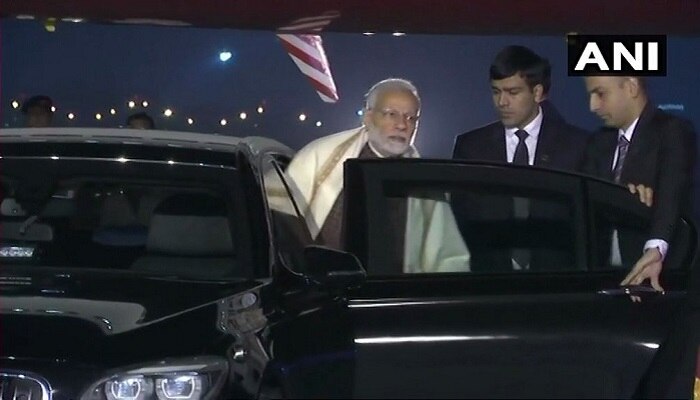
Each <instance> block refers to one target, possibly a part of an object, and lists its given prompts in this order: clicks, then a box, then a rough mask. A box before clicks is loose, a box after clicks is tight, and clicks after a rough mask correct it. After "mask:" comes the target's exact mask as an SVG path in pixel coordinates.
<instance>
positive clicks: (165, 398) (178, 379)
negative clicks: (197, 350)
mask: <svg viewBox="0 0 700 400" xmlns="http://www.w3.org/2000/svg"><path fill="white" fill-rule="evenodd" d="M227 370H228V364H227V363H226V360H224V359H223V358H220V357H195V358H190V359H186V360H165V361H161V362H159V363H155V364H148V365H140V366H134V367H129V368H124V369H122V370H118V371H114V372H112V373H110V374H108V375H107V376H105V377H103V378H101V379H100V380H98V381H97V382H95V383H94V384H93V385H91V386H90V388H89V389H88V390H87V391H85V393H84V394H83V395H82V396H81V400H201V399H208V398H212V397H214V396H215V395H216V394H217V393H218V392H219V390H220V389H221V386H222V385H223V383H224V380H225V377H226V371H227Z"/></svg>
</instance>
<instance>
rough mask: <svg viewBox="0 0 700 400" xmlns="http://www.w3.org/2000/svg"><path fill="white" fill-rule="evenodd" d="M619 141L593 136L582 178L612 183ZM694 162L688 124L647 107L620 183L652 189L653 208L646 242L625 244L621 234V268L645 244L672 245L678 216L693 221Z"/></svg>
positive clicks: (605, 132) (609, 131)
mask: <svg viewBox="0 0 700 400" xmlns="http://www.w3.org/2000/svg"><path fill="white" fill-rule="evenodd" d="M617 138H618V129H613V128H604V129H601V130H600V131H599V132H597V133H596V134H595V135H594V136H593V138H592V140H591V141H590V143H589V146H588V149H587V154H586V160H585V163H584V164H585V165H584V172H586V173H589V174H591V175H595V176H598V177H601V178H604V179H608V180H614V177H613V172H612V163H613V158H614V155H615V150H616V148H617ZM695 158H696V139H695V132H694V129H693V126H692V124H691V123H690V122H688V121H685V120H683V119H681V118H678V117H676V116H673V115H671V114H668V113H666V112H664V111H662V110H660V109H658V108H656V106H654V105H652V104H651V103H648V104H647V105H646V107H645V108H644V110H643V111H642V114H641V115H640V117H639V121H638V122H637V126H636V127H635V129H634V134H633V135H632V141H631V142H630V147H629V149H628V151H627V157H626V158H625V162H624V164H623V166H622V175H621V182H620V183H621V184H627V183H633V184H642V185H645V186H649V187H652V188H653V189H654V205H653V209H652V218H651V226H650V229H649V232H648V235H647V237H646V238H641V239H639V238H638V239H636V240H623V237H622V233H621V234H620V251H621V252H622V256H623V262H625V264H628V263H629V261H634V260H636V259H637V258H639V256H640V254H641V251H642V247H643V241H644V240H646V239H663V240H665V241H667V242H670V241H671V238H672V236H673V233H674V231H675V226H676V222H677V221H678V218H679V216H680V215H681V214H686V215H691V213H692V195H691V193H692V185H693V169H694V164H695ZM640 240H641V242H640Z"/></svg>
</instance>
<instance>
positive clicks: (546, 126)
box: [535, 114, 558, 167]
mask: <svg viewBox="0 0 700 400" xmlns="http://www.w3.org/2000/svg"><path fill="white" fill-rule="evenodd" d="M557 134H558V132H557V131H556V129H554V127H553V126H552V120H551V119H550V118H547V115H546V114H543V115H542V125H541V126H540V134H539V135H538V137H537V147H536V148H535V165H536V166H539V167H546V166H548V165H549V164H550V163H551V161H552V157H553V156H554V155H555V154H556V150H557V149H556V147H557V146H556V143H557Z"/></svg>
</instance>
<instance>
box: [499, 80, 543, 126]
mask: <svg viewBox="0 0 700 400" xmlns="http://www.w3.org/2000/svg"><path fill="white" fill-rule="evenodd" d="M542 89H543V88H542V85H535V87H533V88H530V86H528V84H527V82H526V81H525V78H523V76H522V75H520V74H515V75H513V76H510V77H508V78H505V79H499V80H492V81H491V95H492V97H493V104H494V106H496V110H497V111H498V114H499V116H500V118H501V122H503V125H505V126H506V128H515V127H517V128H524V127H525V125H527V124H528V123H530V121H532V120H533V119H534V118H535V117H536V116H537V110H538V107H539V104H540V102H541V101H542V99H543V97H542Z"/></svg>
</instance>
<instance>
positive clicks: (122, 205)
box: [100, 194, 138, 227]
mask: <svg viewBox="0 0 700 400" xmlns="http://www.w3.org/2000/svg"><path fill="white" fill-rule="evenodd" d="M137 224H138V221H137V220H136V213H135V212H134V208H133V207H132V206H131V203H130V202H129V199H128V198H127V197H126V196H125V195H123V194H117V195H113V196H107V197H106V198H105V199H104V201H103V203H102V208H101V209H100V226H103V227H104V226H133V225H137Z"/></svg>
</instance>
